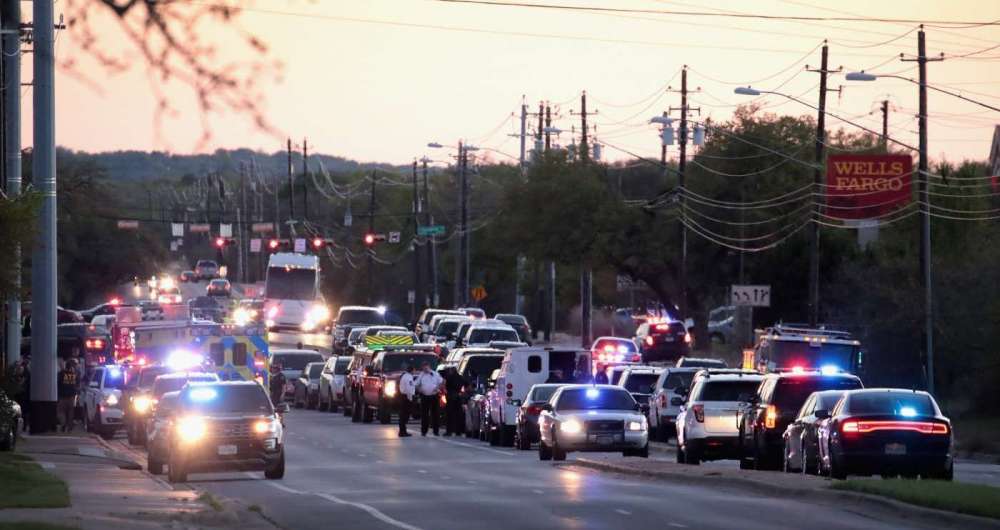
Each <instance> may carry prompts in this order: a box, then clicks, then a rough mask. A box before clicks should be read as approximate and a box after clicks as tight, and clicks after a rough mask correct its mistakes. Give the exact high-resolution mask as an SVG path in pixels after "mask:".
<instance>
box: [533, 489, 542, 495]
mask: <svg viewBox="0 0 1000 530" xmlns="http://www.w3.org/2000/svg"><path fill="white" fill-rule="evenodd" d="M531 492H532V493H534V494H535V495H545V492H544V491H542V490H531Z"/></svg>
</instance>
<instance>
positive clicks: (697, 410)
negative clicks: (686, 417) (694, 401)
mask: <svg viewBox="0 0 1000 530" xmlns="http://www.w3.org/2000/svg"><path fill="white" fill-rule="evenodd" d="M691 412H694V419H695V421H697V422H698V423H705V405H694V406H692V407H691Z"/></svg>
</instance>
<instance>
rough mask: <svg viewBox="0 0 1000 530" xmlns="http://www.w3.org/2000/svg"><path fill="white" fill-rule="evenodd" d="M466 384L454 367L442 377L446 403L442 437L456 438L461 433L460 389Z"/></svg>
mask: <svg viewBox="0 0 1000 530" xmlns="http://www.w3.org/2000/svg"><path fill="white" fill-rule="evenodd" d="M466 384H467V382H466V380H465V378H464V377H462V374H460V373H458V370H456V369H455V368H454V367H451V368H448V370H447V371H446V372H445V377H444V390H445V394H446V397H447V399H448V401H446V402H445V404H444V419H445V424H444V435H445V436H451V435H452V434H454V435H455V436H458V435H459V434H460V433H461V432H462V419H463V418H462V388H464V387H465V385H466Z"/></svg>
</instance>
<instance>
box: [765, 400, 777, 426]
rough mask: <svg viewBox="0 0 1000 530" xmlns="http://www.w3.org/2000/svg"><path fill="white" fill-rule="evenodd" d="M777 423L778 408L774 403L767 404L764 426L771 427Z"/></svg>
mask: <svg viewBox="0 0 1000 530" xmlns="http://www.w3.org/2000/svg"><path fill="white" fill-rule="evenodd" d="M777 423H778V408H777V407H775V406H774V405H768V406H767V412H765V413H764V428H766V429H773V428H774V427H775V425H777Z"/></svg>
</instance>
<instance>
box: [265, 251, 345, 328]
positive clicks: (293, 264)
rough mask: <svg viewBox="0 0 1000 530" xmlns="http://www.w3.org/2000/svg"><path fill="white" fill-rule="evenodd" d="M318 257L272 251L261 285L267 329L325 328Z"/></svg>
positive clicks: (327, 322) (326, 320) (327, 323)
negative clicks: (265, 275) (265, 278)
mask: <svg viewBox="0 0 1000 530" xmlns="http://www.w3.org/2000/svg"><path fill="white" fill-rule="evenodd" d="M319 272H320V269H319V257H317V256H312V255H307V254H293V253H278V254H272V255H271V258H270V259H269V260H268V262H267V280H266V283H265V286H264V318H265V324H266V325H267V328H268V330H271V331H298V332H306V333H312V332H318V331H323V330H329V327H330V309H329V308H328V307H327V306H326V302H325V300H324V299H323V295H322V294H321V293H320V290H319Z"/></svg>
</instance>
